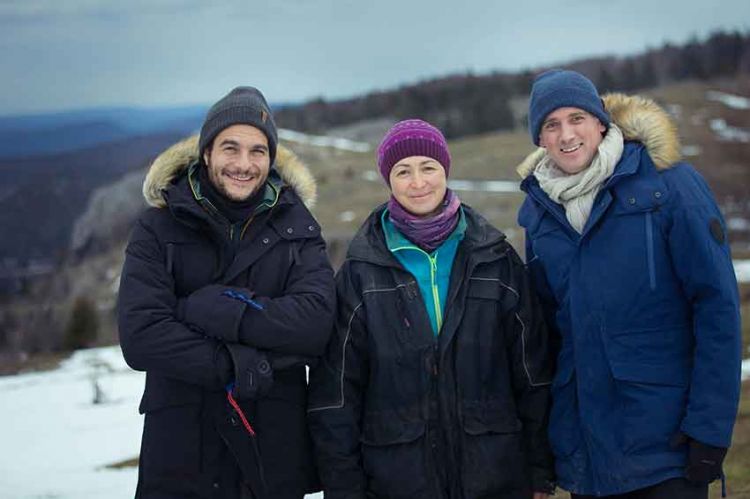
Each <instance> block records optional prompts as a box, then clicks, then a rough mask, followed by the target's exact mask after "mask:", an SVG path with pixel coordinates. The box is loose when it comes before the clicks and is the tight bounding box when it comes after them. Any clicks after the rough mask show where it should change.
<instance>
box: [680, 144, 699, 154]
mask: <svg viewBox="0 0 750 499" xmlns="http://www.w3.org/2000/svg"><path fill="white" fill-rule="evenodd" d="M701 152H702V150H701V146H693V145H686V146H682V155H683V156H687V157H691V156H698V155H699V154H700V153H701Z"/></svg>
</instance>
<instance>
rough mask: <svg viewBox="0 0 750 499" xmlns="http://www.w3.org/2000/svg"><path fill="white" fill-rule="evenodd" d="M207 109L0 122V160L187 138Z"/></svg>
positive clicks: (105, 111)
mask: <svg viewBox="0 0 750 499" xmlns="http://www.w3.org/2000/svg"><path fill="white" fill-rule="evenodd" d="M207 109H208V106H186V107H176V108H96V109H90V110H79V111H69V112H62V113H46V114H36V115H20V116H4V117H0V158H5V159H7V158H23V157H31V156H45V155H52V154H58V153H62V152H70V151H75V150H79V149H85V148H88V147H94V146H97V145H100V144H105V143H109V142H115V141H121V140H126V139H128V138H133V137H137V136H143V135H150V134H155V133H162V132H174V133H178V134H188V133H192V132H194V131H195V130H197V129H198V127H200V124H201V121H202V120H203V117H204V116H205V114H206V110H207Z"/></svg>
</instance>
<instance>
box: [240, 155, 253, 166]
mask: <svg viewBox="0 0 750 499" xmlns="http://www.w3.org/2000/svg"><path fill="white" fill-rule="evenodd" d="M252 164H253V158H252V153H251V152H249V151H244V152H243V153H242V154H240V155H239V158H238V161H237V166H239V167H240V168H250V166H252Z"/></svg>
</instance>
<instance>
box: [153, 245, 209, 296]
mask: <svg viewBox="0 0 750 499" xmlns="http://www.w3.org/2000/svg"><path fill="white" fill-rule="evenodd" d="M164 267H165V270H166V271H167V273H168V274H170V275H171V276H172V278H173V279H174V286H175V294H176V295H177V296H178V297H184V296H187V295H189V294H190V293H192V292H193V291H195V290H197V289H199V288H202V287H203V286H206V285H207V284H209V283H211V282H212V281H213V280H214V277H215V276H216V274H217V272H218V271H219V268H218V267H219V259H218V255H217V253H216V251H215V250H214V249H213V248H212V247H211V246H210V245H209V244H207V243H206V242H201V241H196V240H195V239H188V238H186V237H170V238H169V239H168V240H167V241H165V242H164Z"/></svg>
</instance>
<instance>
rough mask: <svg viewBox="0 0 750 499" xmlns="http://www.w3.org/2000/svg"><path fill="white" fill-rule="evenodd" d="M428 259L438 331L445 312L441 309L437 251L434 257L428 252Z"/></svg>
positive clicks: (441, 325)
mask: <svg viewBox="0 0 750 499" xmlns="http://www.w3.org/2000/svg"><path fill="white" fill-rule="evenodd" d="M425 255H427V259H428V260H429V261H430V284H432V305H433V306H434V307H435V322H436V323H437V332H438V333H439V332H440V328H442V327H443V312H442V311H441V309H440V292H439V291H438V285H437V251H436V252H435V256H434V257H432V256H430V255H429V254H428V253H426V252H425Z"/></svg>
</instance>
